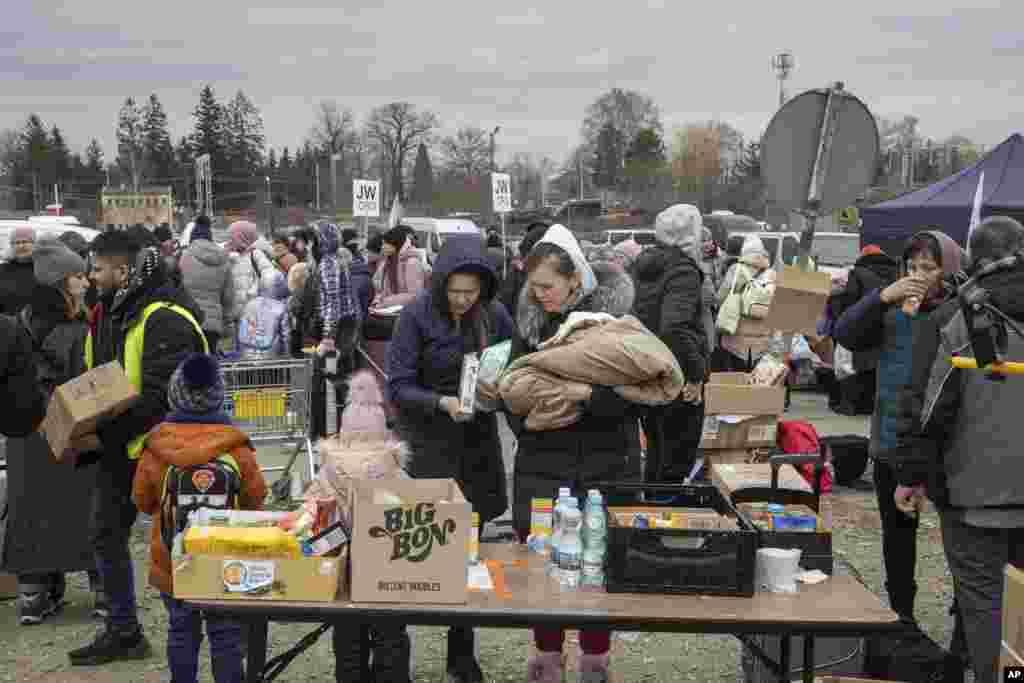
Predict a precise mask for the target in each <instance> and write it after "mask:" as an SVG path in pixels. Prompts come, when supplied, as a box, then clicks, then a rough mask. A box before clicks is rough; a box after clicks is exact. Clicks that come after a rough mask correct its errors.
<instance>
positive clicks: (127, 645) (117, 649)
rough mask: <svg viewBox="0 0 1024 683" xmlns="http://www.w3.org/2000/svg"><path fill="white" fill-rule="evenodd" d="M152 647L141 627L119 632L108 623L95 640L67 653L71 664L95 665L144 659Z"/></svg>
mask: <svg viewBox="0 0 1024 683" xmlns="http://www.w3.org/2000/svg"><path fill="white" fill-rule="evenodd" d="M151 652H152V649H151V648H150V646H149V641H148V640H147V639H146V635H145V634H144V633H143V632H142V628H141V627H138V626H136V627H135V630H134V632H128V633H125V632H120V631H118V630H117V629H115V628H114V627H112V626H110V625H109V624H107V625H105V626H104V627H103V630H102V631H100V632H99V634H98V635H97V636H96V640H94V641H93V642H91V643H90V644H88V645H86V646H85V647H83V648H79V649H77V650H73V651H71V652H69V653H68V658H69V659H70V660H71V665H72V666H97V665H99V664H108V663H110V662H116V661H118V660H135V659H146V658H147V657H149V656H150V654H151Z"/></svg>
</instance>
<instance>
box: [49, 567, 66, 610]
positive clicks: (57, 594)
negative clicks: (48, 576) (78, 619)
mask: <svg viewBox="0 0 1024 683" xmlns="http://www.w3.org/2000/svg"><path fill="white" fill-rule="evenodd" d="M67 589H68V582H67V578H65V576H64V573H63V572H60V573H59V574H55V575H54V576H53V583H52V584H51V585H50V599H51V600H53V603H54V604H55V605H57V606H58V607H59V606H60V605H63V604H64V593H65V592H66V591H67Z"/></svg>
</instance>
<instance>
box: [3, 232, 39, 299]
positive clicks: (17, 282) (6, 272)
mask: <svg viewBox="0 0 1024 683" xmlns="http://www.w3.org/2000/svg"><path fill="white" fill-rule="evenodd" d="M35 242H36V231H35V229H34V228H29V227H25V228H15V230H14V231H13V232H12V233H11V251H10V254H8V255H7V263H4V264H0V314H3V315H17V314H18V313H20V312H21V310H22V309H23V308H25V306H27V305H28V304H29V303H30V302H31V300H32V290H33V289H34V288H35V284H36V276H35V273H34V272H33V271H32V252H33V250H34V249H35Z"/></svg>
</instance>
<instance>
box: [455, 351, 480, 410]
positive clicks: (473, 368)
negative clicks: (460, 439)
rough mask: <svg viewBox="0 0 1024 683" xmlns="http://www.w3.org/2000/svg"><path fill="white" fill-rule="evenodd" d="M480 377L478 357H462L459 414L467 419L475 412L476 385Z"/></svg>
mask: <svg viewBox="0 0 1024 683" xmlns="http://www.w3.org/2000/svg"><path fill="white" fill-rule="evenodd" d="M479 376H480V357H479V356H477V355H476V354H475V353H467V354H466V355H465V356H463V357H462V378H461V380H460V381H459V412H460V413H461V414H463V415H465V416H467V417H470V416H472V415H473V413H474V412H476V385H477V380H478V379H479Z"/></svg>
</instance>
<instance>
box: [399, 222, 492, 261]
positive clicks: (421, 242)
mask: <svg viewBox="0 0 1024 683" xmlns="http://www.w3.org/2000/svg"><path fill="white" fill-rule="evenodd" d="M402 225H408V226H409V227H410V228H412V229H413V230H415V231H416V246H417V247H419V248H420V249H423V250H424V251H425V252H426V255H427V260H428V261H429V262H430V264H431V265H433V263H434V259H435V258H437V254H438V252H439V251H441V245H442V244H444V241H445V239H447V238H449V237H453V236H456V235H477V236H479V237H480V238H481V239H483V232H482V231H481V230H480V228H479V227H478V226H477V224H476V223H474V222H473V221H470V220H464V219H451V218H409V217H406V218H403V219H402Z"/></svg>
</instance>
